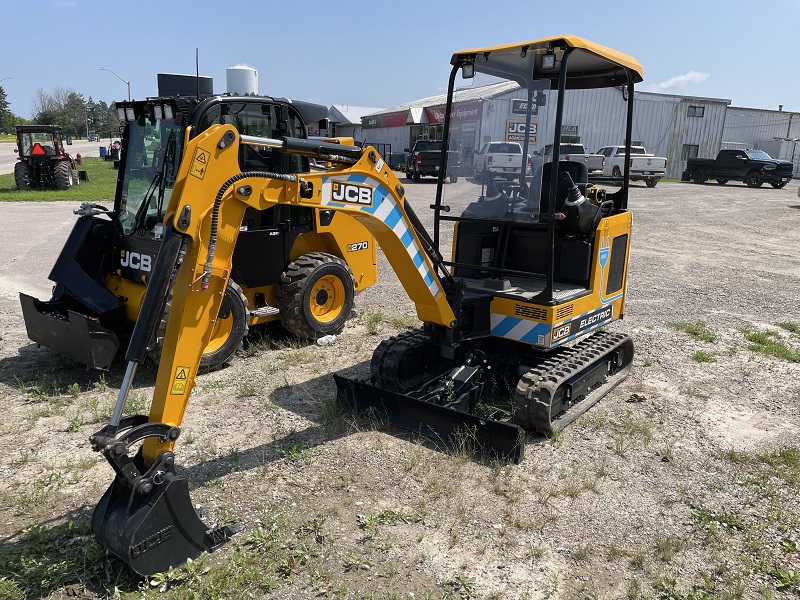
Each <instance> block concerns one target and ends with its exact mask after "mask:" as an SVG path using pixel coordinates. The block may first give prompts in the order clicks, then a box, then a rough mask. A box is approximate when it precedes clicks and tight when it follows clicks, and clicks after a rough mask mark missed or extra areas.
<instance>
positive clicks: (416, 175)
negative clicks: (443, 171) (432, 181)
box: [414, 171, 422, 183]
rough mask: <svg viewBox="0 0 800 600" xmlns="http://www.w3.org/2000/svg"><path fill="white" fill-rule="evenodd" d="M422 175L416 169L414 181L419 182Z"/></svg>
mask: <svg viewBox="0 0 800 600" xmlns="http://www.w3.org/2000/svg"><path fill="white" fill-rule="evenodd" d="M420 177H422V176H421V175H420V174H419V173H417V172H416V171H414V183H419V180H420Z"/></svg>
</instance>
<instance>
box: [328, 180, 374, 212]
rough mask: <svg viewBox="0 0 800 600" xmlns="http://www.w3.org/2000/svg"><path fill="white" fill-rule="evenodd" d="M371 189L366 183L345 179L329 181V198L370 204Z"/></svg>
mask: <svg viewBox="0 0 800 600" xmlns="http://www.w3.org/2000/svg"><path fill="white" fill-rule="evenodd" d="M372 195H373V189H372V188H371V187H370V186H368V185H361V184H358V183H350V182H347V181H333V182H331V200H332V201H334V202H347V203H348V204H358V205H359V206H372Z"/></svg>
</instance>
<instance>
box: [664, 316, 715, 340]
mask: <svg viewBox="0 0 800 600" xmlns="http://www.w3.org/2000/svg"><path fill="white" fill-rule="evenodd" d="M666 325H667V327H671V328H672V329H675V330H677V331H682V332H683V333H688V334H689V335H690V336H692V337H693V338H695V339H698V340H700V341H702V342H715V341H716V340H717V336H716V334H715V333H714V332H713V331H711V330H710V329H709V328H708V327H707V326H706V323H705V321H695V322H694V323H686V322H668V323H667V324H666Z"/></svg>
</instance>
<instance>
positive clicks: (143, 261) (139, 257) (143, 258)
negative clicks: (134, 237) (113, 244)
mask: <svg viewBox="0 0 800 600" xmlns="http://www.w3.org/2000/svg"><path fill="white" fill-rule="evenodd" d="M152 260H153V259H152V257H151V256H149V255H147V254H139V253H138V252H125V251H124V250H123V251H122V258H121V259H120V261H119V264H120V265H122V266H123V267H130V268H131V269H137V270H139V271H149V270H150V266H151V262H152Z"/></svg>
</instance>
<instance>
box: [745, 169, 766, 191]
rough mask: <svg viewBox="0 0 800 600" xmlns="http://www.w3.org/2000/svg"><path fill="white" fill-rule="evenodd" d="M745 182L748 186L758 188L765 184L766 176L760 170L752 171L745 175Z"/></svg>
mask: <svg viewBox="0 0 800 600" xmlns="http://www.w3.org/2000/svg"><path fill="white" fill-rule="evenodd" d="M744 182H745V184H746V185H747V187H751V188H757V187H761V186H762V185H764V178H763V177H762V176H761V173H759V172H758V171H750V172H749V173H748V174H747V175H745V176H744Z"/></svg>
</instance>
